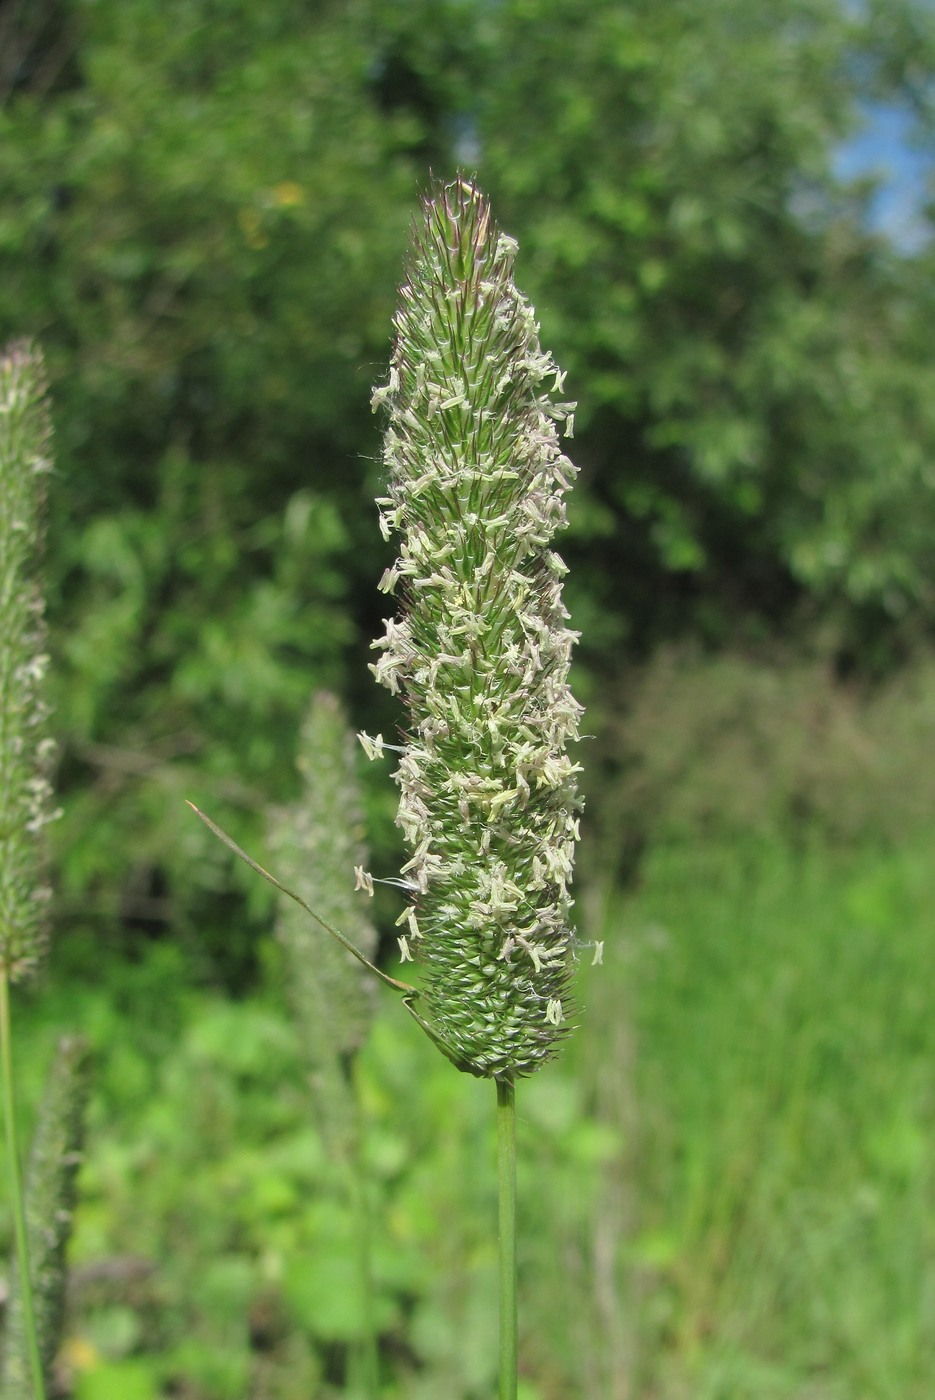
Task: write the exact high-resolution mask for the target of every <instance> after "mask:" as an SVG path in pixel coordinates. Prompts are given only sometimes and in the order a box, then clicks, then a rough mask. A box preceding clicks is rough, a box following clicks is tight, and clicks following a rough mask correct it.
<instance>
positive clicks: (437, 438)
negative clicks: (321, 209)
mask: <svg viewBox="0 0 935 1400" xmlns="http://www.w3.org/2000/svg"><path fill="white" fill-rule="evenodd" d="M424 215H425V218H424V224H423V225H422V227H421V230H420V231H419V232H417V234H416V237H415V241H414V247H413V250H412V256H411V260H410V264H409V267H408V276H407V281H406V283H405V285H404V286H403V287H402V289H401V293H400V298H401V305H400V309H399V311H398V312H397V315H396V318H395V328H396V342H395V348H394V352H393V357H392V361H391V368H390V373H389V381H388V383H387V384H386V385H385V386H383V387H381V388H378V389H377V390H376V391H375V393H374V396H373V402H374V407H375V408H377V407H380V406H381V405H382V406H385V408H386V410H387V411H388V419H389V421H388V425H387V430H386V438H385V446H384V461H385V464H386V467H387V470H388V487H387V495H386V496H385V497H383V498H380V499H379V501H378V505H379V506H380V509H381V515H380V524H381V529H382V532H383V534H384V536H385V537H386V538H390V535H391V533H392V532H393V531H397V532H398V533H399V535H400V536H401V546H400V557H399V559H398V560H397V561H396V563H395V564H394V565H393V566H392V567H391V568H390V569H388V570H387V572H386V574H385V575H384V578H383V581H382V583H381V588H382V589H383V591H385V592H387V593H395V594H396V595H397V596H398V597H399V599H400V605H401V606H400V615H399V616H398V617H396V618H391V619H389V620H387V622H386V633H385V635H384V636H383V637H381V638H379V639H378V640H377V641H376V642H374V644H373V645H374V647H375V648H376V649H378V650H379V652H380V657H379V660H378V661H377V662H376V664H375V665H374V666H372V667H371V669H372V670H373V672H374V674H375V676H376V678H377V680H378V681H380V682H381V683H382V684H384V685H385V686H387V687H388V688H389V690H390V691H392V692H394V693H399V694H400V695H401V696H402V697H403V699H404V701H405V703H406V705H407V708H408V712H409V738H408V742H407V743H406V744H405V746H404V748H403V750H402V758H401V760H400V763H399V767H398V769H397V770H396V774H395V777H396V781H397V783H398V785H399V788H400V793H401V796H400V803H399V812H398V815H397V818H396V820H397V824H398V825H399V826H400V827H401V828H402V831H403V833H404V835H405V837H406V840H407V842H408V844H409V846H410V848H411V851H412V856H411V859H410V860H409V861H408V863H407V864H406V865H405V866H404V868H403V871H402V874H403V876H404V877H405V881H406V884H407V886H408V888H409V889H410V890H411V891H412V892H413V898H412V903H411V905H410V907H409V908H408V909H407V910H406V911H405V912H404V913H403V915H402V917H401V919H400V920H399V922H400V924H401V925H404V926H405V929H404V936H403V938H402V939H401V940H400V943H401V946H404V957H407V956H412V957H414V958H415V959H416V960H417V961H418V962H420V963H421V964H422V966H423V969H424V976H423V982H422V988H421V994H420V999H419V1006H420V1011H422V1013H423V1016H424V1023H425V1025H426V1028H427V1029H428V1030H429V1031H430V1033H431V1034H432V1035H433V1037H434V1038H436V1039H437V1040H438V1042H439V1043H440V1044H441V1046H442V1047H443V1048H444V1049H445V1051H446V1053H448V1054H449V1055H450V1057H451V1058H452V1059H453V1060H454V1061H455V1063H456V1064H457V1065H458V1066H459V1067H460V1068H462V1069H465V1070H468V1071H470V1072H471V1073H474V1074H477V1075H483V1076H488V1075H492V1076H496V1077H507V1076H513V1077H515V1076H518V1075H523V1074H529V1073H531V1072H532V1071H533V1070H534V1069H536V1068H538V1066H539V1065H540V1064H542V1062H543V1061H544V1060H546V1059H547V1058H548V1057H549V1056H550V1055H551V1054H552V1053H553V1052H554V1050H555V1049H556V1048H557V1045H558V1043H559V1042H560V1040H561V1038H562V1037H563V1035H564V1033H565V1030H566V1028H567V1018H568V1014H569V981H570V966H569V964H570V961H571V957H572V953H573V941H574V936H573V933H572V930H571V927H570V925H569V911H570V909H571V905H572V900H571V896H570V894H569V885H570V881H571V875H572V861H573V855H574V846H575V841H576V839H577V836H578V821H577V816H576V813H577V812H578V810H579V807H580V804H579V801H578V797H577V794H576V785H575V775H576V773H577V772H578V771H579V765H578V764H576V763H574V762H573V761H572V759H571V758H570V757H569V756H568V754H567V753H566V745H567V744H568V743H569V741H572V740H574V739H576V738H577V737H578V721H579V717H580V715H581V707H580V705H579V704H578V703H577V701H576V700H575V699H574V698H573V696H572V694H571V691H570V690H569V687H568V679H567V678H568V667H569V660H570V656H571V648H572V645H573V643H574V641H575V639H576V635H577V634H576V633H574V632H571V631H569V629H568V628H567V627H566V625H565V623H566V621H567V617H568V614H567V613H566V611H565V609H564V607H563V605H562V589H561V579H562V576H563V575H564V573H565V572H566V568H565V565H564V564H563V562H562V560H561V559H560V558H559V556H558V555H557V554H555V553H554V552H553V551H552V550H551V549H550V543H551V540H552V537H553V535H554V534H555V532H556V531H557V530H559V529H560V528H561V527H562V526H563V525H564V524H565V507H564V500H563V498H564V495H565V492H566V491H567V490H568V489H569V487H570V486H571V483H572V480H573V478H574V475H575V468H574V467H573V466H572V464H571V462H569V460H568V458H567V457H565V456H564V454H563V453H562V451H561V449H560V446H559V440H558V425H559V424H564V425H565V431H566V435H570V430H571V426H572V410H573V408H574V405H573V404H570V403H560V402H555V401H554V399H553V397H552V395H553V393H555V392H558V393H560V392H561V387H562V379H563V375H562V373H561V371H560V370H558V369H557V367H556V365H555V364H554V362H553V360H552V358H551V356H550V355H548V354H546V353H544V352H543V351H542V350H541V348H540V345H539V337H538V326H537V324H536V322H535V319H534V313H533V310H532V307H531V306H530V305H529V303H528V302H527V301H525V300H524V298H523V297H522V296H521V295H520V293H519V292H518V291H517V289H516V287H515V286H514V283H513V275H512V274H513V263H514V257H515V253H516V244H515V242H514V241H513V240H512V239H510V238H508V237H506V236H505V235H503V234H502V233H500V232H499V230H498V229H497V228H496V226H495V224H494V223H493V222H492V220H491V217H490V210H489V206H488V204H487V202H486V200H485V199H484V198H483V197H482V196H481V195H480V194H479V192H478V191H477V189H476V188H475V187H474V185H473V184H472V183H470V182H469V181H467V180H465V179H457V180H456V181H454V183H452V184H450V185H446V186H444V187H439V188H437V189H436V190H435V191H434V193H433V194H432V196H431V197H429V198H428V199H427V200H426V201H425V202H424ZM371 747H372V748H373V747H374V745H373V743H372V742H371ZM381 748H382V745H381Z"/></svg>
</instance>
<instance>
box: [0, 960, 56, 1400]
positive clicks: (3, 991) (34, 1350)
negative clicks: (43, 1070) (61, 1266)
mask: <svg viewBox="0 0 935 1400" xmlns="http://www.w3.org/2000/svg"><path fill="white" fill-rule="evenodd" d="M0 1073H2V1077H3V1121H4V1128H5V1133H6V1149H7V1172H8V1175H9V1184H10V1204H11V1208H12V1211H13V1223H14V1230H15V1235H16V1258H17V1265H18V1268H19V1275H20V1294H21V1299H22V1308H23V1330H24V1332H25V1337H26V1347H27V1350H28V1352H29V1369H30V1372H31V1374H32V1385H33V1391H34V1400H45V1379H44V1377H43V1374H42V1362H41V1360H40V1357H39V1341H38V1338H37V1336H36V1317H35V1309H34V1307H33V1297H32V1275H31V1273H30V1269H29V1245H28V1242H27V1232H26V1202H25V1198H24V1195H23V1178H22V1173H21V1171H20V1164H19V1145H18V1143H17V1138H16V1111H15V1106H14V1103H13V1053H12V1049H11V1045H10V986H9V982H8V980H7V974H6V970H5V969H4V970H3V971H2V972H0Z"/></svg>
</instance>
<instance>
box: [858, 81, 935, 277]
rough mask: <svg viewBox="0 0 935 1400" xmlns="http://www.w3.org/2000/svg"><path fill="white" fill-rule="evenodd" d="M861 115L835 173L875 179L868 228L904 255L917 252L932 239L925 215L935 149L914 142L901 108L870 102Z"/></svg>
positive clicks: (909, 121) (910, 125)
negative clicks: (927, 148) (861, 123)
mask: <svg viewBox="0 0 935 1400" xmlns="http://www.w3.org/2000/svg"><path fill="white" fill-rule="evenodd" d="M863 115H864V121H863V125H862V126H861V128H860V130H858V131H857V132H856V133H855V135H854V136H852V137H851V138H850V140H849V141H846V142H845V143H844V145H843V146H841V148H840V149H839V151H838V153H837V156H836V159H835V165H834V169H835V174H836V175H837V176H838V178H839V179H841V180H848V181H849V180H860V179H864V178H868V177H869V178H871V179H873V180H874V181H875V182H876V188H875V190H874V192H873V194H872V195H871V197H870V200H869V203H868V207H867V216H868V219H869V222H870V226H871V227H872V228H873V229H874V230H875V231H876V232H877V233H881V234H883V235H885V236H886V237H887V238H888V239H889V240H890V241H891V242H892V244H893V245H894V247H896V248H898V249H899V250H900V252H903V253H907V254H911V253H916V252H918V251H919V250H920V249H921V248H922V247H924V246H925V245H926V244H927V243H929V242H930V241H931V239H932V226H931V224H930V222H929V221H928V220H927V219H926V217H925V212H924V211H925V207H926V205H927V204H928V202H929V200H930V199H931V198H932V192H933V174H935V150H932V149H929V150H925V149H923V148H922V147H921V146H920V145H919V144H917V143H916V142H915V140H914V124H913V118H912V115H911V113H910V112H908V111H907V110H906V109H905V108H903V107H897V106H891V105H884V104H880V103H876V104H871V103H868V104H867V105H866V106H865V107H864V109H863Z"/></svg>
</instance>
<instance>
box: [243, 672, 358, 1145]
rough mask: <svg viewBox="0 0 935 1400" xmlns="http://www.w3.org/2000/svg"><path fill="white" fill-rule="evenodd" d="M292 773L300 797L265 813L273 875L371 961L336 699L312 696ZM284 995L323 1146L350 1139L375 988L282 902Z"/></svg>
mask: <svg viewBox="0 0 935 1400" xmlns="http://www.w3.org/2000/svg"><path fill="white" fill-rule="evenodd" d="M299 744H300V747H299V755H298V768H299V772H300V773H301V775H302V777H303V779H304V784H303V792H302V798H301V800H300V801H299V802H296V803H295V804H293V805H292V806H291V807H288V808H280V809H277V810H276V811H274V812H273V813H272V814H271V820H270V823H269V837H270V839H269V845H270V850H271V851H272V853H273V854H274V855H275V857H276V860H277V868H278V869H279V870H280V872H281V873H282V875H283V876H284V877H285V878H286V879H287V880H288V881H289V883H290V886H291V887H292V888H293V889H294V890H295V891H297V892H298V893H299V894H300V895H301V896H302V898H303V900H304V901H305V902H306V904H308V905H311V906H312V907H313V908H314V909H315V910H316V911H317V912H318V913H320V914H322V915H324V916H325V917H326V918H327V919H329V920H331V921H332V922H333V923H335V924H337V925H338V926H339V927H340V928H342V929H343V930H344V931H345V933H347V935H348V936H349V937H350V938H351V940H352V941H353V943H354V946H355V947H356V948H357V949H359V950H360V951H361V952H363V953H365V954H366V955H367V957H372V956H373V954H374V951H375V948H376V941H377V935H376V930H375V928H374V927H373V924H372V923H371V922H370V920H369V918H368V917H367V914H366V912H365V908H364V906H363V905H362V904H361V902H360V900H359V899H358V898H356V897H355V894H354V875H353V872H354V870H355V868H362V866H363V863H364V861H365V846H364V841H363V831H364V821H363V814H362V810H361V801H360V794H359V792H358V788H357V780H356V776H355V773H354V751H353V750H354V739H353V733H352V731H351V730H350V729H349V728H348V725H347V722H346V719H345V716H344V711H343V709H342V707H341V705H340V703H339V702H338V700H337V699H336V697H335V696H333V695H330V694H328V693H327V692H321V693H319V694H317V695H316V696H314V698H313V700H312V703H311V705H310V707H309V711H308V714H307V716H306V719H305V722H304V724H303V726H302V732H301V736H300V741H299ZM276 932H277V936H278V938H279V941H280V943H281V944H282V947H283V950H284V953H285V958H286V970H287V977H288V984H289V990H290V995H291V1000H292V1005H293V1010H294V1012H295V1018H296V1024H297V1026H298V1028H299V1034H300V1036H301V1041H302V1047H303V1051H304V1055H305V1060H306V1064H307V1066H308V1069H309V1073H310V1075H311V1078H312V1083H313V1088H314V1091H315V1098H316V1102H317V1104H318V1108H319V1117H320V1119H321V1123H322V1129H323V1131H324V1133H325V1136H326V1138H327V1139H328V1141H329V1144H331V1145H334V1144H335V1143H336V1142H341V1141H343V1139H344V1138H345V1137H346V1135H347V1128H348V1116H349V1113H350V1116H351V1117H353V1112H352V1110H351V1103H350V1100H351V1097H352V1094H351V1088H350V1070H351V1064H352V1061H353V1057H354V1055H355V1054H356V1052H357V1051H358V1050H359V1049H360V1047H361V1045H362V1044H363V1042H364V1040H365V1039H366V1036H367V1033H368V1031H369V1029H370V1024H371V1022H372V1020H373V1015H374V1009H375V995H374V994H375V990H376V988H375V986H374V984H373V981H372V980H371V978H370V977H369V976H368V975H367V973H366V972H365V971H364V969H363V968H362V967H361V966H360V964H359V963H357V962H356V961H355V960H354V958H353V957H352V956H351V955H350V953H348V952H347V951H346V949H344V948H342V947H341V945H340V944H339V943H337V942H336V941H335V940H334V939H331V938H323V937H322V935H321V931H320V929H318V928H316V927H315V926H314V925H312V924H310V923H309V920H308V917H307V916H306V915H305V912H304V910H303V909H301V908H300V907H299V906H298V905H296V904H295V903H294V902H293V901H292V900H283V901H282V902H281V904H280V908H279V913H278V916H277V920H276Z"/></svg>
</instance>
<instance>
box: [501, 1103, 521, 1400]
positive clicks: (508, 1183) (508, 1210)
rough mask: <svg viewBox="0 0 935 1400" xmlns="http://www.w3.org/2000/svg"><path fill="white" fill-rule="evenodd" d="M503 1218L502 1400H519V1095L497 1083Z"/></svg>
mask: <svg viewBox="0 0 935 1400" xmlns="http://www.w3.org/2000/svg"><path fill="white" fill-rule="evenodd" d="M497 1168H498V1170H497V1176H498V1184H499V1197H500V1214H499V1239H500V1392H499V1396H500V1400H516V1343H517V1327H516V1091H515V1088H514V1085H513V1080H512V1079H510V1078H504V1079H498V1080H497Z"/></svg>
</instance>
